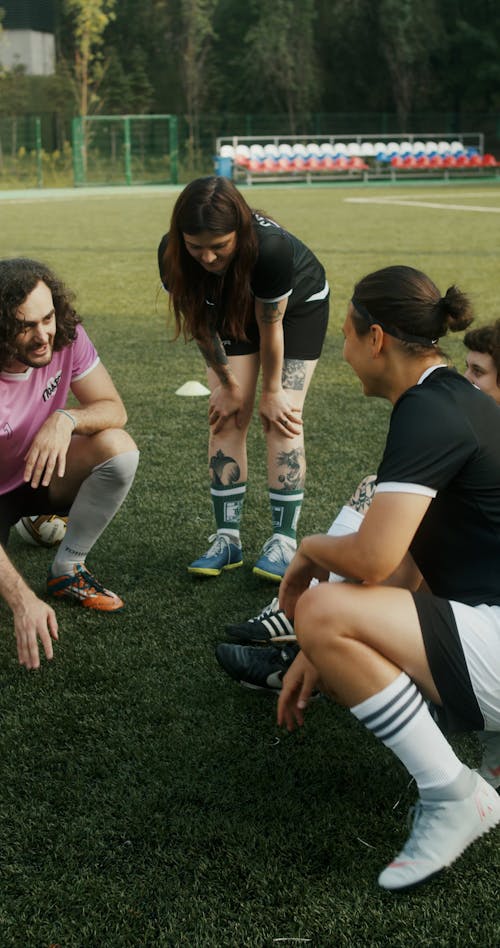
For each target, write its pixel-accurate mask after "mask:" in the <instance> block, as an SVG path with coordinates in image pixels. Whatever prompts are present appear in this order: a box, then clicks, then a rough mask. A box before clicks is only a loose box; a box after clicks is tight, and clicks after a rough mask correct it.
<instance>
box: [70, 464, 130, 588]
mask: <svg viewBox="0 0 500 948" xmlns="http://www.w3.org/2000/svg"><path fill="white" fill-rule="evenodd" d="M138 463H139V452H138V451H125V452H124V453H123V454H116V455H115V456H114V457H112V458H109V460H108V461H104V462H103V463H102V464H98V465H96V467H94V468H93V469H92V471H91V472H90V474H89V476H88V477H86V478H85V480H84V481H83V483H82V485H81V487H80V490H79V491H78V493H77V495H76V497H75V499H74V501H73V504H72V506H71V509H70V512H69V515H68V527H67V530H66V534H65V536H64V539H63V540H62V541H61V543H60V545H59V548H58V550H57V553H56V556H55V559H54V562H53V564H52V573H53V575H54V576H58V575H63V574H65V573H68V572H70V571H71V569H72V567H73V566H75V565H76V564H78V563H84V562H85V557H86V556H87V553H88V552H89V551H90V550H91V549H92V547H93V546H94V543H96V541H97V540H98V539H99V537H100V536H101V533H103V531H104V530H105V529H106V527H107V526H108V524H109V523H110V522H111V520H112V519H113V517H114V516H115V514H116V512H117V510H119V508H120V507H121V505H122V503H123V501H124V500H125V498H126V496H127V494H128V492H129V490H130V488H131V486H132V482H133V480H134V477H135V472H136V470H137V465H138Z"/></svg>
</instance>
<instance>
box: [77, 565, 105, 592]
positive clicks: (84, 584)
mask: <svg viewBox="0 0 500 948" xmlns="http://www.w3.org/2000/svg"><path fill="white" fill-rule="evenodd" d="M75 580H76V583H75V584H76V585H77V586H78V588H79V589H87V590H88V591H89V592H90V593H92V592H94V593H105V594H106V595H107V591H106V589H105V588H104V586H101V584H100V583H99V582H98V581H97V579H95V577H94V576H92V575H91V574H90V573H88V572H87V570H86V569H83V568H82V567H81V566H80V567H78V571H77V572H76V573H75Z"/></svg>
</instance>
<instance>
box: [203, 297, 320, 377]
mask: <svg viewBox="0 0 500 948" xmlns="http://www.w3.org/2000/svg"><path fill="white" fill-rule="evenodd" d="M329 308H330V307H329V295H328V296H327V297H326V298H325V299H324V300H317V301H314V302H311V303H303V305H302V306H301V308H300V309H298V310H297V312H288V309H286V310H285V315H284V317H283V337H284V342H285V352H284V357H285V359H301V360H303V361H305V362H315V361H316V359H319V357H320V355H321V350H322V348H323V343H324V341H325V336H326V330H327V328H328V315H329ZM220 336H221V339H222V343H223V346H224V349H225V351H226V355H227V356H240V355H250V354H251V353H253V352H259V351H260V334H259V327H258V325H257V322H256V321H252V322H251V323H250V326H249V327H248V329H247V337H248V339H247V340H243V341H241V340H237V339H231V338H230V337H228V336H226V335H224V331H222V332H221V333H220Z"/></svg>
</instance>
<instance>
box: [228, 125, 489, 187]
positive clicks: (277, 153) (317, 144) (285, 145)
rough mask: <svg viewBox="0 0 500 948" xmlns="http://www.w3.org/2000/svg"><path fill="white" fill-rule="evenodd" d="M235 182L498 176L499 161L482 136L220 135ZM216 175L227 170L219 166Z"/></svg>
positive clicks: (477, 134) (468, 134) (479, 134)
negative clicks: (221, 170)
mask: <svg viewBox="0 0 500 948" xmlns="http://www.w3.org/2000/svg"><path fill="white" fill-rule="evenodd" d="M219 158H220V159H222V160H224V161H225V162H226V163H225V165H224V167H225V168H227V167H228V162H229V166H230V167H231V170H232V176H233V178H234V179H235V181H236V182H238V181H245V182H246V183H247V184H252V183H253V182H255V181H256V180H259V181H264V180H267V181H270V180H273V181H276V180H287V179H289V180H297V181H299V180H303V181H313V180H319V179H326V178H330V179H335V178H337V179H338V178H347V179H349V178H353V179H358V180H359V179H361V180H369V179H374V178H383V177H390V178H392V179H395V178H396V177H400V176H401V177H404V176H406V177H408V176H410V175H411V176H415V177H417V176H426V177H427V176H432V175H434V176H439V177H442V178H443V177H444V178H448V177H451V176H459V175H460V176H463V175H465V174H469V175H481V174H483V175H484V174H488V175H492V174H495V176H496V175H499V174H500V172H499V170H498V169H500V162H498V161H497V160H496V158H495V156H494V155H493V154H491V153H486V154H485V153H484V136H483V135H482V134H481V133H475V134H472V133H467V134H464V135H460V136H449V137H448V138H446V137H445V136H443V135H436V134H434V135H431V134H429V135H419V136H416V135H408V134H406V135H402V136H401V137H400V139H398V138H397V137H396V136H385V137H384V136H378V137H377V136H375V135H372V136H370V135H367V136H362V135H359V136H352V137H351V138H348V137H347V136H344V137H342V136H339V137H336V136H333V135H331V136H318V137H317V138H316V139H314V138H306V137H305V136H296V137H295V138H292V136H268V137H265V136H262V137H261V138H259V139H258V140H257V138H256V137H254V138H252V137H250V136H242V137H239V136H233V137H231V138H229V137H226V138H219V139H218V140H217V144H216V157H215V162H216V169H217V167H218V159H219ZM221 173H224V174H225V173H226V171H225V170H224V171H223V172H221Z"/></svg>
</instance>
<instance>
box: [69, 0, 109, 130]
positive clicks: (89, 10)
mask: <svg viewBox="0 0 500 948" xmlns="http://www.w3.org/2000/svg"><path fill="white" fill-rule="evenodd" d="M115 3H116V0H63V9H64V11H65V12H66V14H67V15H68V17H69V18H70V20H71V23H72V32H73V42H74V67H73V76H74V84H75V97H76V101H77V105H78V111H79V113H80V115H82V116H85V115H88V114H89V112H91V111H93V110H95V109H96V107H97V105H98V102H99V96H98V88H99V84H100V81H101V79H102V73H103V68H102V58H101V48H102V44H103V42H104V31H105V29H106V27H107V26H108V24H109V23H110V22H111V21H112V20H113V19H114V18H115V13H114V6H115Z"/></svg>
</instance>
